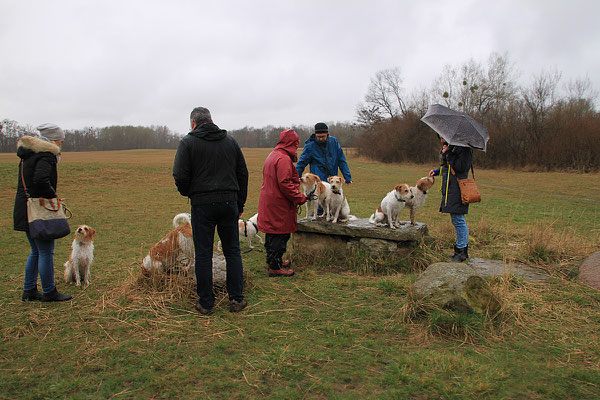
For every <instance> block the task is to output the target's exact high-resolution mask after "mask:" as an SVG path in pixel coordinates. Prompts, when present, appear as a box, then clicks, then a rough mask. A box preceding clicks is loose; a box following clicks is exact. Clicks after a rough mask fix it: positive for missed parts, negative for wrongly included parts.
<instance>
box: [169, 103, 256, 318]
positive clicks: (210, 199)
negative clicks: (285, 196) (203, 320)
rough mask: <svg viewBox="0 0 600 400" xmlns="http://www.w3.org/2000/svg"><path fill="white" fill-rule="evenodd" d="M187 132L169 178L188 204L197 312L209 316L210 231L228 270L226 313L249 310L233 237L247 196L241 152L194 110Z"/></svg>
mask: <svg viewBox="0 0 600 400" xmlns="http://www.w3.org/2000/svg"><path fill="white" fill-rule="evenodd" d="M190 122H191V127H192V131H191V132H190V133H188V134H187V135H186V136H185V137H184V138H182V139H181V141H180V142H179V147H178V148H177V154H176V155H175V162H174V164H173V177H174V178H175V185H176V186H177V189H178V190H179V193H181V195H182V196H187V197H189V198H190V200H191V203H192V212H191V214H192V231H193V235H194V249H195V257H196V291H197V293H198V296H199V299H198V302H197V303H196V309H197V310H198V311H199V312H200V313H201V314H204V315H207V314H210V313H212V311H213V307H214V304H215V297H214V294H213V287H212V286H213V285H212V255H213V243H214V237H215V227H216V228H217V232H218V233H219V238H220V239H221V243H222V245H223V254H224V255H225V261H226V265H227V293H228V294H229V311H231V312H238V311H241V310H242V309H243V308H244V307H246V305H247V304H248V303H247V301H246V299H244V295H243V287H244V271H243V266H242V255H241V252H240V243H239V235H238V219H239V218H241V217H242V212H243V211H244V203H245V202H246V195H247V193H248V169H247V168H246V160H245V159H244V155H243V154H242V150H241V149H240V146H239V145H238V144H237V142H236V141H235V139H234V138H233V137H231V136H230V135H228V134H227V131H225V130H222V129H219V127H218V126H217V125H215V124H214V123H213V121H212V117H211V115H210V111H208V109H206V108H204V107H197V108H194V110H192V113H191V115H190Z"/></svg>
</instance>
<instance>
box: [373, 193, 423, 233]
mask: <svg viewBox="0 0 600 400" xmlns="http://www.w3.org/2000/svg"><path fill="white" fill-rule="evenodd" d="M412 198H414V195H413V194H412V193H411V191H410V186H408V184H406V183H401V184H399V185H396V186H395V187H394V189H393V190H392V191H390V192H388V194H387V195H386V196H385V197H384V198H383V200H381V203H380V205H379V207H377V210H375V212H374V213H373V214H371V217H370V218H369V222H370V223H372V224H375V225H377V226H384V225H386V223H387V224H388V225H389V227H390V228H391V229H396V227H400V223H399V222H398V215H400V210H402V209H403V208H404V206H405V205H406V202H407V201H408V200H410V199H412Z"/></svg>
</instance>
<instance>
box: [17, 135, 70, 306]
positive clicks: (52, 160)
mask: <svg viewBox="0 0 600 400" xmlns="http://www.w3.org/2000/svg"><path fill="white" fill-rule="evenodd" d="M37 129H38V130H39V131H40V133H41V137H33V136H23V137H21V139H19V142H18V143H17V156H18V157H19V158H20V159H21V162H20V163H19V173H18V176H19V178H18V185H17V194H16V196H15V207H14V212H13V220H14V229H15V230H17V231H23V232H25V234H26V235H27V240H29V244H30V246H31V253H30V254H29V257H28V258H27V262H26V264H25V285H24V288H23V296H22V297H21V299H22V300H23V301H26V300H41V301H64V300H70V299H71V296H69V295H64V294H61V293H59V292H58V291H57V290H56V286H55V284H54V240H42V239H33V238H32V237H31V236H30V235H29V224H28V222H27V195H26V193H25V188H24V186H23V179H24V180H25V186H26V187H27V192H28V193H29V195H30V196H31V197H43V198H54V197H56V185H57V181H58V172H57V163H58V160H59V157H60V146H61V144H62V142H63V140H64V138H65V134H64V133H63V131H62V129H60V128H59V127H58V126H56V125H51V124H44V125H41V126H39V127H38V128H37ZM21 168H22V170H21ZM38 274H39V276H40V279H41V281H42V290H43V294H42V293H40V292H39V291H38V289H37V277H38Z"/></svg>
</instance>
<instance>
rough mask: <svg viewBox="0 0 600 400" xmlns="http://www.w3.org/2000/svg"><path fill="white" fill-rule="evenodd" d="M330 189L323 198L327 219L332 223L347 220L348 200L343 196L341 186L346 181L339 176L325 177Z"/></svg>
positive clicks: (348, 214)
mask: <svg viewBox="0 0 600 400" xmlns="http://www.w3.org/2000/svg"><path fill="white" fill-rule="evenodd" d="M327 181H328V182H329V185H330V186H331V187H330V190H329V193H328V194H327V197H326V199H325V205H326V215H327V221H331V222H333V223H334V224H335V223H336V222H338V220H339V221H340V222H345V221H348V219H349V217H350V206H349V205H348V200H347V199H346V196H344V190H343V189H342V186H343V184H344V183H346V181H345V180H344V178H342V177H340V176H337V175H335V176H330V177H329V178H327Z"/></svg>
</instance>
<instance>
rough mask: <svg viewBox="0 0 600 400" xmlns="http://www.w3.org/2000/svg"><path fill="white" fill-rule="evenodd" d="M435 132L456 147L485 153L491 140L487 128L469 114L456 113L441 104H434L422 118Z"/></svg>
mask: <svg viewBox="0 0 600 400" xmlns="http://www.w3.org/2000/svg"><path fill="white" fill-rule="evenodd" d="M421 121H423V122H425V123H426V124H427V125H429V126H430V127H431V129H433V130H434V131H436V132H437V133H438V135H440V136H441V137H443V138H444V140H446V142H448V144H451V145H455V146H464V147H472V148H474V149H478V150H483V151H485V149H486V146H487V142H488V140H489V138H490V136H489V134H488V131H487V129H486V128H485V126H483V125H481V124H480V123H479V122H477V121H475V120H474V119H473V118H471V117H469V116H468V115H467V114H465V113H463V112H459V111H454V110H451V109H449V108H448V107H444V106H443V105H441V104H433V105H431V106H429V109H427V113H426V114H425V115H424V116H423V118H421Z"/></svg>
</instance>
